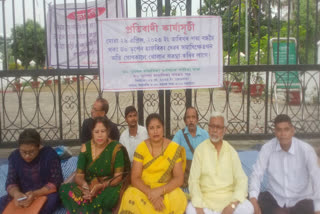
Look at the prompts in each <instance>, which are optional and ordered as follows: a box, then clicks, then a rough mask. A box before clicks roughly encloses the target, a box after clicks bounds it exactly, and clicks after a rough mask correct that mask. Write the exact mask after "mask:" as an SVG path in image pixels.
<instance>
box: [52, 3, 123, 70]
mask: <svg viewBox="0 0 320 214" xmlns="http://www.w3.org/2000/svg"><path fill="white" fill-rule="evenodd" d="M116 1H118V2H116ZM106 2H107V5H108V10H106ZM117 10H118V11H117ZM107 12H108V16H107ZM96 17H98V19H101V18H103V19H105V18H106V17H108V18H115V17H121V18H123V17H125V4H124V0H108V1H105V0H100V1H97V4H96V1H91V2H87V4H85V3H77V7H75V4H73V3H68V4H56V6H54V5H53V4H50V5H49V8H48V14H47V43H48V45H47V46H48V66H49V67H54V68H57V67H60V68H67V67H69V68H78V65H79V67H80V68H88V67H89V65H90V67H91V68H97V67H98V60H97V59H98V56H97V50H98V42H97V41H98V37H97V22H96Z"/></svg>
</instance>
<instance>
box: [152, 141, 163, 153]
mask: <svg viewBox="0 0 320 214" xmlns="http://www.w3.org/2000/svg"><path fill="white" fill-rule="evenodd" d="M163 143H164V139H162V142H161V153H160V155H163ZM150 146H151V155H152V156H153V157H154V154H153V146H152V143H151V141H150Z"/></svg>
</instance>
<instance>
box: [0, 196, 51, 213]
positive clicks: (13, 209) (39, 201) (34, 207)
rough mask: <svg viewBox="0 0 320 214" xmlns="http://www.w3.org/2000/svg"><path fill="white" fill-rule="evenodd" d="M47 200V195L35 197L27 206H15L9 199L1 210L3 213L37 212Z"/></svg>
mask: <svg viewBox="0 0 320 214" xmlns="http://www.w3.org/2000/svg"><path fill="white" fill-rule="evenodd" d="M46 201H47V196H40V197H38V198H36V199H35V200H34V201H33V202H32V204H31V205H30V206H29V207H26V208H24V207H17V206H16V205H15V204H14V200H11V201H10V202H9V204H8V205H7V206H6V208H5V209H4V211H3V214H12V213H14V214H38V213H39V212H40V210H41V208H42V207H43V205H44V204H45V203H46Z"/></svg>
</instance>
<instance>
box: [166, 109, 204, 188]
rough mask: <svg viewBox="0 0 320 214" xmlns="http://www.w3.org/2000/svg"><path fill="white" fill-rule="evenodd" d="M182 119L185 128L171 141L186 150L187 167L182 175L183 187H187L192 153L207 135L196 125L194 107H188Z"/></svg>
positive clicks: (197, 117) (197, 118)
mask: <svg viewBox="0 0 320 214" xmlns="http://www.w3.org/2000/svg"><path fill="white" fill-rule="evenodd" d="M183 119H184V122H185V124H186V127H185V128H184V129H181V130H179V131H178V132H177V133H176V135H175V136H174V137H173V139H172V141H174V142H176V143H178V144H180V145H181V146H183V147H184V148H185V150H186V155H187V167H186V171H185V173H184V175H185V176H184V184H183V187H187V182H188V178H189V170H190V166H191V161H192V158H193V152H194V150H195V149H196V147H197V146H198V145H199V144H200V143H201V142H202V141H204V140H206V139H208V138H209V135H208V132H207V131H206V130H204V129H202V128H200V127H199V126H198V125H197V124H198V120H199V116H198V112H197V110H196V109H195V108H194V107H188V108H187V109H186V112H185V114H184V118H183Z"/></svg>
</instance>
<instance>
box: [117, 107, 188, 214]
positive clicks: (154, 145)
mask: <svg viewBox="0 0 320 214" xmlns="http://www.w3.org/2000/svg"><path fill="white" fill-rule="evenodd" d="M146 125H147V130H148V135H149V139H147V140H145V141H143V142H142V143H140V144H139V145H138V146H137V148H136V151H135V153H134V157H133V166H132V171H131V185H132V186H130V187H129V188H128V189H127V190H126V191H125V192H124V195H123V197H122V201H121V205H120V211H119V213H120V214H140V213H141V214H145V213H164V214H177V213H181V214H182V213H184V211H185V208H186V206H187V199H186V196H185V195H184V193H183V191H182V190H181V189H180V188H179V187H180V186H181V185H182V184H183V172H184V169H185V165H186V154H185V150H184V148H183V147H182V146H180V145H178V144H177V143H175V142H172V141H170V140H169V139H166V138H164V137H163V133H164V131H163V130H164V128H163V127H164V124H163V120H162V119H161V117H160V115H159V114H155V113H154V114H150V115H149V116H148V117H147V120H146Z"/></svg>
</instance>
